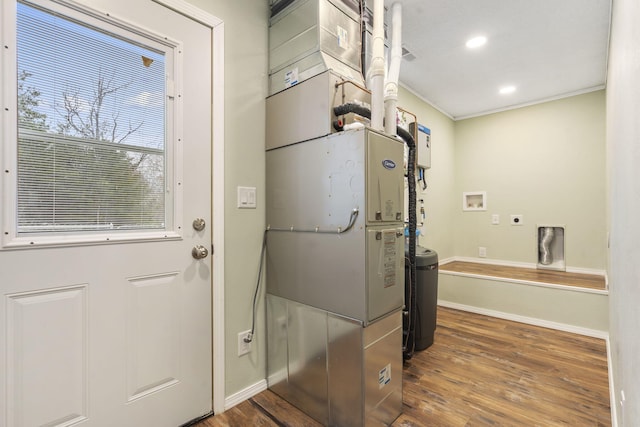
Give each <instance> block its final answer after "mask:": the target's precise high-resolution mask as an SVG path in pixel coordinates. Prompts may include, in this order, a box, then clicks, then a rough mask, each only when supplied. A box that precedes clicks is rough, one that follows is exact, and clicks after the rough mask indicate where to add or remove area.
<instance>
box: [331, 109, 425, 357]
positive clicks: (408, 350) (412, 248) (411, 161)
mask: <svg viewBox="0 0 640 427" xmlns="http://www.w3.org/2000/svg"><path fill="white" fill-rule="evenodd" d="M333 113H334V114H335V115H336V116H343V115H345V114H348V113H355V114H358V115H360V116H362V117H365V118H367V119H369V120H371V110H369V109H368V108H366V107H363V106H362V105H359V104H355V103H347V104H343V105H339V106H337V107H334V108H333ZM396 132H397V133H398V136H399V137H400V138H402V139H403V140H404V142H405V144H407V147H409V157H408V159H407V181H408V184H409V207H408V209H409V274H410V276H409V279H410V280H409V286H410V298H409V331H408V337H407V340H406V342H407V345H405V346H404V348H403V349H402V352H403V356H404V359H405V360H409V359H411V357H413V352H414V349H415V330H416V326H415V325H416V309H417V304H416V228H417V224H418V214H417V212H416V208H417V207H416V168H415V163H416V142H415V140H414V139H413V135H411V133H410V132H408V131H406V130H405V129H403V128H401V127H398V128H397V130H396Z"/></svg>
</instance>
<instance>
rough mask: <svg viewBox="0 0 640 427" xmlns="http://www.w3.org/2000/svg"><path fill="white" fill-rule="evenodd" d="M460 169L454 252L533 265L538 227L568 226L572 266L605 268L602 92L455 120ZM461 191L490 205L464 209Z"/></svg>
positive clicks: (567, 244)
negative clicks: (516, 217)
mask: <svg viewBox="0 0 640 427" xmlns="http://www.w3.org/2000/svg"><path fill="white" fill-rule="evenodd" d="M455 169H456V174H455V181H456V183H455V187H454V193H455V195H454V197H455V199H456V207H455V209H454V216H453V218H454V227H453V230H452V232H453V233H452V234H453V237H454V242H455V243H454V251H455V254H456V255H458V256H464V257H478V247H479V246H483V247H486V248H487V258H490V259H496V260H506V261H515V262H525V263H533V264H535V263H536V262H537V256H538V247H537V234H536V233H537V231H536V224H563V225H565V227H566V228H565V259H566V264H567V267H579V268H588V269H598V270H604V269H605V264H606V253H607V249H606V217H605V211H606V209H605V202H606V197H605V193H606V174H605V94H604V91H597V92H592V93H588V94H584V95H579V96H574V97H570V98H564V99H561V100H557V101H552V102H546V103H543V104H537V105H534V106H529V107H525V108H519V109H515V110H510V111H506V112H502V113H496V114H491V115H487V116H482V117H477V118H472V119H467V120H462V121H458V122H456V124H455ZM464 191H486V192H487V206H488V209H487V210H486V211H467V212H463V210H462V193H463V192H464ZM492 214H499V215H500V224H499V225H492V224H491V215H492ZM511 214H522V215H524V222H523V223H524V225H522V226H511V225H510V215H511Z"/></svg>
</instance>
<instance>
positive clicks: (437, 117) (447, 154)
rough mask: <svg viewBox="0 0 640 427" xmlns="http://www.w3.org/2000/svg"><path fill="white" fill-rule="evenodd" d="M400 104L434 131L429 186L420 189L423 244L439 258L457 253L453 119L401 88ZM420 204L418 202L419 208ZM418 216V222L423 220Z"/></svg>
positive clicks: (418, 195) (418, 196)
mask: <svg viewBox="0 0 640 427" xmlns="http://www.w3.org/2000/svg"><path fill="white" fill-rule="evenodd" d="M398 105H399V106H400V107H402V108H404V109H405V110H408V111H411V112H412V113H414V114H415V115H416V116H417V117H418V122H419V123H420V124H422V125H424V126H426V127H428V128H429V129H430V130H431V168H430V169H427V172H426V177H427V185H428V186H427V189H426V190H425V191H422V189H421V188H418V194H417V198H418V199H424V201H425V213H426V220H425V223H424V226H423V227H420V232H421V233H422V235H421V236H420V238H419V244H420V245H421V246H424V247H427V248H430V249H433V250H435V251H436V252H437V253H438V257H439V259H441V260H442V259H445V258H450V257H452V256H454V255H455V253H454V248H453V239H452V238H451V230H452V226H453V223H452V220H451V217H452V215H453V211H452V209H453V206H454V203H453V201H454V193H453V183H454V173H455V164H454V160H455V157H454V142H455V141H454V122H453V120H451V119H450V118H449V117H447V116H445V115H444V114H442V113H441V112H440V111H438V110H436V109H435V108H433V107H431V106H430V105H429V104H427V103H425V102H424V101H422V100H421V99H420V98H418V97H417V96H415V95H414V94H413V93H411V92H410V91H408V90H407V89H406V88H404V87H401V88H400V93H399V97H398ZM419 207H420V203H418V209H419ZM420 221H421V219H420V216H418V222H420Z"/></svg>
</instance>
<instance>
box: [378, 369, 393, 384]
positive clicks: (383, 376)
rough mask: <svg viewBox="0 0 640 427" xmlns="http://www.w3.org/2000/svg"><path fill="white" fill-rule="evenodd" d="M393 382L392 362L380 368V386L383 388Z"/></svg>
mask: <svg viewBox="0 0 640 427" xmlns="http://www.w3.org/2000/svg"><path fill="white" fill-rule="evenodd" d="M390 382H391V364H388V365H387V366H385V367H384V368H382V369H380V372H379V374H378V388H379V389H381V388H382V387H384V386H385V385H387V384H389V383H390Z"/></svg>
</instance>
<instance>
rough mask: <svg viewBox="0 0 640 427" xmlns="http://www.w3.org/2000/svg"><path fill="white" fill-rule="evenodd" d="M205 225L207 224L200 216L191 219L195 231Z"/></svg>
mask: <svg viewBox="0 0 640 427" xmlns="http://www.w3.org/2000/svg"><path fill="white" fill-rule="evenodd" d="M206 225H207V223H206V222H205V221H204V219H202V218H196V219H194V220H193V229H194V230H196V231H202V230H204V227H205V226H206Z"/></svg>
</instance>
